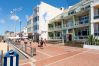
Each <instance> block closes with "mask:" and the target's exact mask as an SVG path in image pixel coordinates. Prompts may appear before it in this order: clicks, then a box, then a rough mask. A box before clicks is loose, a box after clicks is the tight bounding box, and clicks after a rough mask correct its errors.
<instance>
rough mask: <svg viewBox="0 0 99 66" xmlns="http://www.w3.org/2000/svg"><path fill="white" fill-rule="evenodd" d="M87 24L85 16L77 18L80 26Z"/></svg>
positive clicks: (87, 20) (87, 19)
mask: <svg viewBox="0 0 99 66" xmlns="http://www.w3.org/2000/svg"><path fill="white" fill-rule="evenodd" d="M88 22H89V17H88V16H87V15H85V16H81V17H79V23H80V24H86V23H88Z"/></svg>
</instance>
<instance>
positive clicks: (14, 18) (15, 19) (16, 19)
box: [10, 15, 20, 21]
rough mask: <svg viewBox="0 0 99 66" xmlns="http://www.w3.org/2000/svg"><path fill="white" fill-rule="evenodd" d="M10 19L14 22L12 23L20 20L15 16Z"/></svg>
mask: <svg viewBox="0 0 99 66" xmlns="http://www.w3.org/2000/svg"><path fill="white" fill-rule="evenodd" d="M10 19H11V20H14V21H18V20H20V19H19V17H18V16H17V15H11V17H10Z"/></svg>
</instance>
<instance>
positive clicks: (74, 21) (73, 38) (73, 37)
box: [72, 16, 76, 40]
mask: <svg viewBox="0 0 99 66" xmlns="http://www.w3.org/2000/svg"><path fill="white" fill-rule="evenodd" d="M75 23H76V20H75V16H73V25H74V27H75ZM72 35H73V36H72V40H75V30H74V28H73V34H72Z"/></svg>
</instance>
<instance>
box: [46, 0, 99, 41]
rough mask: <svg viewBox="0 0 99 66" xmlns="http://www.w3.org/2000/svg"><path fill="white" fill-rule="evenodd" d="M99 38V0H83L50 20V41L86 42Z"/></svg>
mask: <svg viewBox="0 0 99 66" xmlns="http://www.w3.org/2000/svg"><path fill="white" fill-rule="evenodd" d="M90 34H92V35H94V36H97V37H99V0H81V1H80V2H79V3H77V4H75V5H73V6H72V7H70V8H68V9H66V10H65V11H64V13H62V14H60V15H58V16H57V17H55V18H53V19H51V20H50V22H49V24H48V38H49V39H48V40H58V41H59V40H61V41H62V40H64V39H66V40H67V41H69V40H70V41H84V40H86V39H87V38H88V36H89V35H90Z"/></svg>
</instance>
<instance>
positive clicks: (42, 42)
mask: <svg viewBox="0 0 99 66" xmlns="http://www.w3.org/2000/svg"><path fill="white" fill-rule="evenodd" d="M43 44H44V41H43V38H41V41H40V46H39V47H40V48H42V47H43Z"/></svg>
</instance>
